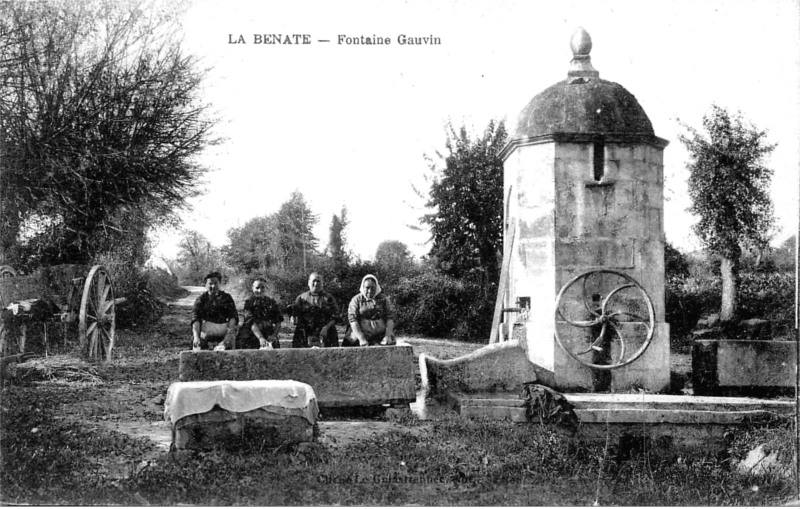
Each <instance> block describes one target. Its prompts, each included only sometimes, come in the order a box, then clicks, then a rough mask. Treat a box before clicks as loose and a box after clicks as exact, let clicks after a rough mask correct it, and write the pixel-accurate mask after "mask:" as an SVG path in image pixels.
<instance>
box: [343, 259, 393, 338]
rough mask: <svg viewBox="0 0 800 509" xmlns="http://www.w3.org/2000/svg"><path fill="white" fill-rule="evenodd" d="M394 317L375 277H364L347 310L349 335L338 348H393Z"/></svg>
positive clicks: (389, 302)
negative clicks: (389, 346) (386, 346)
mask: <svg viewBox="0 0 800 509" xmlns="http://www.w3.org/2000/svg"><path fill="white" fill-rule="evenodd" d="M394 318H395V311H394V306H393V305H392V302H391V301H390V300H389V298H388V297H386V296H385V295H383V294H381V287H380V285H379V284H378V278H376V277H375V276H373V275H372V274H367V275H366V276H364V278H363V279H362V280H361V291H360V293H359V294H358V295H356V296H355V297H353V298H352V299H351V300H350V305H349V306H348V308H347V319H348V321H349V322H350V327H351V332H350V334H349V335H345V338H344V340H343V341H342V346H374V345H394V344H395V339H394Z"/></svg>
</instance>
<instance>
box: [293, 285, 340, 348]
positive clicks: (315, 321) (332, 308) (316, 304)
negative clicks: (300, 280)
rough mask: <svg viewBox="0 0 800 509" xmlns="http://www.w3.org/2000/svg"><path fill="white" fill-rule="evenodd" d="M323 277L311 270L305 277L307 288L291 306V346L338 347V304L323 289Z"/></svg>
mask: <svg viewBox="0 0 800 509" xmlns="http://www.w3.org/2000/svg"><path fill="white" fill-rule="evenodd" d="M323 286H324V282H323V280H322V276H321V275H319V274H318V273H316V272H312V273H311V275H310V276H309V277H308V291H307V292H304V293H302V294H300V295H299V296H298V297H297V299H295V301H294V304H293V305H292V323H294V324H295V325H296V327H295V329H294V337H292V348H308V347H310V346H319V343H320V341H322V343H323V344H324V345H325V346H328V347H331V346H339V336H338V335H337V333H336V317H337V316H338V314H339V306H338V305H337V304H336V299H334V298H333V295H331V294H330V293H328V292H326V291H325V290H323V289H322V288H323Z"/></svg>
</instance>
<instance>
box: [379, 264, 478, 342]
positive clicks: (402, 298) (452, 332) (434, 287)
mask: <svg viewBox="0 0 800 509" xmlns="http://www.w3.org/2000/svg"><path fill="white" fill-rule="evenodd" d="M392 291H393V298H394V301H395V304H396V307H397V314H398V317H397V327H398V329H399V330H402V331H403V332H404V333H406V334H424V335H426V336H433V337H440V338H451V339H456V340H461V341H475V342H485V341H486V339H487V338H488V337H489V330H490V329H491V323H492V312H493V303H490V302H488V301H487V300H486V299H484V298H482V294H483V292H484V289H483V287H482V285H481V284H480V283H476V282H470V281H464V280H459V279H455V278H453V277H450V276H447V275H445V274H439V273H436V272H434V271H425V272H423V273H422V274H420V275H418V276H415V277H413V278H404V279H401V280H400V281H399V282H398V283H397V285H396V286H395V287H394V288H393V289H392Z"/></svg>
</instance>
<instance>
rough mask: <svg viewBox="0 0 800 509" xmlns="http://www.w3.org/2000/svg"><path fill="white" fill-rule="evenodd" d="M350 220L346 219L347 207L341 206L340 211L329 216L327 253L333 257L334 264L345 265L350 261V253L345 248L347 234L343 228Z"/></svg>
mask: <svg viewBox="0 0 800 509" xmlns="http://www.w3.org/2000/svg"><path fill="white" fill-rule="evenodd" d="M349 223H350V222H349V221H348V219H347V207H344V206H343V207H342V212H341V213H340V214H339V215H338V216H337V215H336V214H334V215H333V217H332V218H331V226H330V230H329V235H328V249H327V254H328V256H330V257H331V258H332V259H333V262H334V264H335V265H337V266H339V267H343V266H346V265H347V264H348V263H349V262H350V258H351V256H350V253H349V252H348V250H347V236H346V234H345V229H346V228H347V225H348V224H349Z"/></svg>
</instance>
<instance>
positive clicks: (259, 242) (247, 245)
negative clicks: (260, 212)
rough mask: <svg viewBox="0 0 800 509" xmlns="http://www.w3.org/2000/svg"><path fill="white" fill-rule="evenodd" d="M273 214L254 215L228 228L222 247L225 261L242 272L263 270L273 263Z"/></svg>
mask: <svg viewBox="0 0 800 509" xmlns="http://www.w3.org/2000/svg"><path fill="white" fill-rule="evenodd" d="M277 229H278V223H277V219H276V217H275V215H274V214H273V215H270V216H261V217H255V218H253V219H250V220H249V221H247V222H246V223H245V224H244V225H242V226H241V227H239V228H231V229H229V230H228V244H227V245H226V246H224V247H223V248H222V251H223V254H224V256H225V259H226V260H227V262H228V263H229V264H230V265H231V266H232V267H235V268H237V269H239V270H241V271H243V272H244V273H250V272H262V273H263V272H265V271H266V270H267V269H269V268H270V267H272V266H273V265H274V264H275V254H276V248H277V246H276V242H275V236H276V232H277Z"/></svg>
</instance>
